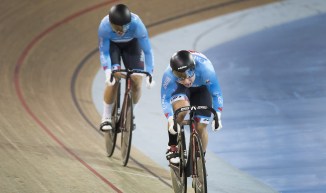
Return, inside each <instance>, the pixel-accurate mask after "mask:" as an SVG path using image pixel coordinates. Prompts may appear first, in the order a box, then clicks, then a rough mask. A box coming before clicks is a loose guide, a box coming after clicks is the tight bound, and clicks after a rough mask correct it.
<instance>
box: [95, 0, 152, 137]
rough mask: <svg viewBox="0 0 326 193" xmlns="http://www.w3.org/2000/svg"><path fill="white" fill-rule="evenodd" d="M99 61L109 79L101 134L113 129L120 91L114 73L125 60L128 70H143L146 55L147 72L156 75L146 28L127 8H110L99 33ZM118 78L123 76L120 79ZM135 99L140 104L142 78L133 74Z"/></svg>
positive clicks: (148, 83) (147, 84) (147, 79)
mask: <svg viewBox="0 0 326 193" xmlns="http://www.w3.org/2000/svg"><path fill="white" fill-rule="evenodd" d="M98 40H99V41H98V42H99V52H100V60H101V65H102V67H103V70H104V72H105V76H106V81H105V82H106V85H107V86H106V88H105V91H104V110H103V116H102V123H101V125H100V130H102V131H107V130H109V129H112V126H111V113H112V109H113V106H114V104H113V103H114V97H115V96H116V95H115V93H116V92H117V89H118V84H116V80H115V78H114V79H113V80H112V81H111V80H110V77H111V73H112V70H115V69H119V68H120V65H121V64H120V60H121V58H122V60H123V64H124V66H125V68H128V69H140V70H144V61H143V54H142V52H143V53H144V55H145V64H146V71H147V72H149V73H150V74H152V73H153V68H154V59H153V52H152V48H151V44H150V41H149V37H148V33H147V30H146V27H145V25H144V24H143V22H142V21H141V19H140V18H139V17H138V15H136V14H134V13H131V12H130V10H129V9H128V7H127V6H126V5H124V4H118V5H114V6H113V7H111V9H110V10H109V14H108V15H107V16H105V17H104V18H103V19H102V21H101V23H100V26H99V29H98ZM116 77H117V78H119V77H121V75H120V76H119V75H117V76H116ZM131 80H132V81H133V87H132V94H133V96H132V99H133V103H134V104H133V105H135V104H137V102H138V101H139V99H140V96H141V84H142V75H140V74H133V75H132V76H131ZM153 85H154V82H153V81H152V82H150V81H149V77H147V78H146V86H147V87H148V88H150V87H152V86H153Z"/></svg>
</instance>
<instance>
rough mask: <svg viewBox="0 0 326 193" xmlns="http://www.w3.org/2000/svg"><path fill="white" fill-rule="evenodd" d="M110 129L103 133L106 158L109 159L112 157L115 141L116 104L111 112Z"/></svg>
mask: <svg viewBox="0 0 326 193" xmlns="http://www.w3.org/2000/svg"><path fill="white" fill-rule="evenodd" d="M111 117H112V129H111V130H109V131H106V132H105V133H104V139H105V147H106V152H107V154H108V157H111V156H112V155H113V152H114V149H115V144H116V140H117V132H116V130H117V129H118V128H117V124H116V123H117V119H118V108H117V104H115V105H114V107H113V111H112V115H111Z"/></svg>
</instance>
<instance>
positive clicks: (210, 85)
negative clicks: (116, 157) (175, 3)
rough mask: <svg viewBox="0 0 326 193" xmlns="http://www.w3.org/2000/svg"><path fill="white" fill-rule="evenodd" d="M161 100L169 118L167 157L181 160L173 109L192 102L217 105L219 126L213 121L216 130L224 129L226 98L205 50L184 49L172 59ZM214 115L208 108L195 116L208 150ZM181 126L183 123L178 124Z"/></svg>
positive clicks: (164, 81)
mask: <svg viewBox="0 0 326 193" xmlns="http://www.w3.org/2000/svg"><path fill="white" fill-rule="evenodd" d="M161 103H162V108H163V111H164V114H165V116H166V118H167V119H168V131H169V142H168V150H167V152H166V157H167V159H168V160H169V161H170V162H171V163H173V164H176V163H179V161H180V160H179V157H178V154H177V152H178V149H177V146H176V145H177V135H176V134H177V132H176V131H175V130H174V129H173V124H174V123H173V112H174V111H175V110H176V109H178V108H181V107H184V106H189V105H204V106H210V107H213V108H214V109H215V110H216V112H217V114H218V125H215V121H212V123H211V124H212V130H213V131H218V130H219V129H221V128H222V123H221V112H222V108H223V97H222V92H221V88H220V85H219V82H218V80H217V76H216V74H215V70H214V68H213V65H212V63H211V62H210V60H209V59H208V58H207V57H206V56H205V55H203V54H202V53H199V52H195V51H187V50H180V51H178V52H176V53H175V54H174V55H173V56H172V57H171V59H170V65H169V66H168V68H167V69H166V70H165V72H164V75H163V79H162V86H161ZM186 114H187V112H184V113H180V114H179V117H178V119H177V122H178V123H180V122H182V120H183V119H184V117H185V116H186ZM210 117H211V114H210V113H209V112H206V111H202V112H199V113H197V114H196V115H195V121H196V124H197V129H198V133H199V136H200V138H201V141H202V144H203V151H204V152H206V147H207V143H208V133H207V130H206V127H207V125H208V124H209V121H210ZM177 127H178V128H180V126H179V124H178V126H177Z"/></svg>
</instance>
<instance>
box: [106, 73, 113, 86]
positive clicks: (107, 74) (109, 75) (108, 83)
mask: <svg viewBox="0 0 326 193" xmlns="http://www.w3.org/2000/svg"><path fill="white" fill-rule="evenodd" d="M111 74H112V72H111V70H110V69H107V70H105V83H106V84H107V85H108V86H113V85H114V84H115V78H114V77H113V78H112V81H111Z"/></svg>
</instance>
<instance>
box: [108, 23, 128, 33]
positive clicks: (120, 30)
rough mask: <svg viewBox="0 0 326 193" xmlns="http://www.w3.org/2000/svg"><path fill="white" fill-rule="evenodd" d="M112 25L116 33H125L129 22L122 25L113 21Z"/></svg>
mask: <svg viewBox="0 0 326 193" xmlns="http://www.w3.org/2000/svg"><path fill="white" fill-rule="evenodd" d="M111 27H112V30H113V31H114V32H115V33H125V32H126V31H127V30H128V29H129V24H126V25H123V26H121V25H115V24H113V23H111Z"/></svg>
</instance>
